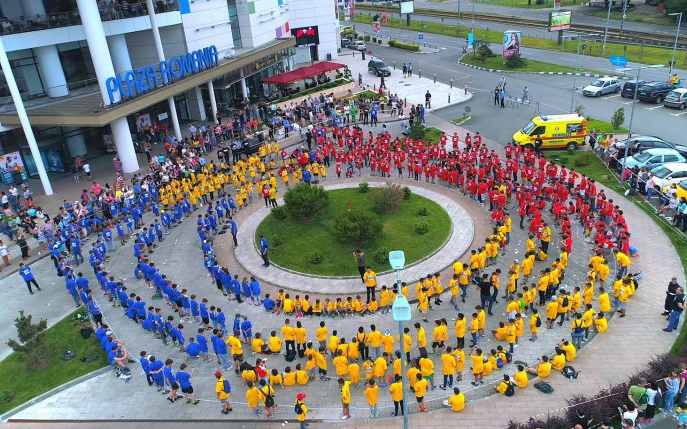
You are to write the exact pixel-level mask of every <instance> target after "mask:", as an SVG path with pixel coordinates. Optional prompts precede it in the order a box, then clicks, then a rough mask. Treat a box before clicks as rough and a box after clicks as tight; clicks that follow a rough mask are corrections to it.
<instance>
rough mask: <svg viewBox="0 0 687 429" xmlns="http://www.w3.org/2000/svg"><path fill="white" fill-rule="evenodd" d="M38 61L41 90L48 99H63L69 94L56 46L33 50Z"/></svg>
mask: <svg viewBox="0 0 687 429" xmlns="http://www.w3.org/2000/svg"><path fill="white" fill-rule="evenodd" d="M33 53H34V54H36V57H37V59H38V71H39V73H40V74H41V80H42V81H43V89H44V90H45V92H46V93H47V94H48V97H53V98H54V97H64V96H65V95H68V94H69V88H68V87H67V78H66V77H65V76H64V70H63V69H62V62H61V61H60V54H59V53H58V52H57V46H56V45H47V46H41V47H38V48H33Z"/></svg>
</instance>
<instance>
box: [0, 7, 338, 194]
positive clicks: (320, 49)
mask: <svg viewBox="0 0 687 429" xmlns="http://www.w3.org/2000/svg"><path fill="white" fill-rule="evenodd" d="M0 11H1V16H2V18H1V19H2V35H1V36H0V41H1V42H2V43H0V65H2V68H3V75H2V76H0V169H1V170H2V175H0V179H2V181H3V183H5V184H8V183H10V182H11V181H12V174H11V171H9V170H10V169H11V168H12V167H14V168H16V166H15V163H18V164H20V165H21V166H22V167H23V173H24V175H25V176H34V175H39V173H41V169H42V167H44V168H45V170H46V171H47V172H53V171H55V172H60V171H61V172H63V171H66V170H68V169H69V165H70V164H71V163H72V161H73V159H74V158H75V157H77V156H81V157H84V156H85V157H88V158H91V157H95V156H99V155H102V154H104V153H115V152H116V154H117V155H118V156H119V158H120V159H121V161H122V162H123V165H124V170H125V172H134V171H136V170H138V168H139V165H138V160H137V157H136V152H135V142H136V140H137V138H138V136H139V135H140V134H139V133H140V131H141V128H142V127H145V126H150V125H155V124H157V126H158V127H159V128H160V129H161V130H165V129H166V130H168V131H167V132H168V134H169V135H173V136H176V137H177V138H181V137H182V130H181V127H180V125H179V124H180V123H182V124H185V123H188V122H195V123H196V124H198V123H206V124H208V123H210V122H211V121H213V120H214V119H215V118H216V117H217V113H218V112H219V113H220V115H222V118H226V117H227V115H228V113H229V112H231V111H232V109H233V108H234V107H237V105H238V104H239V103H240V102H241V101H242V100H243V99H244V98H245V97H247V98H249V99H250V100H251V101H252V102H256V101H259V100H261V99H263V98H264V97H265V95H267V94H266V93H268V92H269V91H271V90H273V88H270V86H268V85H264V84H263V83H262V79H264V78H265V77H269V76H273V75H275V74H279V73H283V72H285V71H289V70H293V69H294V68H297V67H298V64H299V63H304V62H307V63H308V64H310V62H311V61H317V60H328V59H333V58H336V57H337V48H338V47H339V40H338V38H339V28H338V26H339V24H338V17H337V2H336V0H315V1H313V0H253V1H251V0H157V1H154V0H0ZM305 27H308V28H310V31H309V34H312V31H313V29H314V31H316V32H317V35H318V37H317V39H318V41H317V43H316V44H310V46H307V45H306V46H297V43H296V40H295V38H294V37H292V30H295V29H299V28H305ZM3 47H4V49H3ZM3 60H4V61H3ZM8 64H9V67H8V66H7V65H8ZM8 68H9V69H11V73H8V72H7V69H8ZM15 84H16V85H15ZM13 87H14V88H15V90H14V91H12V88H13ZM12 92H14V94H13V93H12ZM19 94H20V97H17V95H19ZM17 98H20V99H21V102H19V101H18V100H17ZM22 105H23V106H22ZM22 107H23V108H22ZM24 112H25V113H26V115H25V116H24ZM22 117H23V119H24V120H23V121H22ZM27 124H30V129H31V130H32V132H33V137H35V145H34V138H32V136H31V135H30V134H31V133H25V132H24V131H25V130H26V129H28V128H27ZM22 126H23V127H22ZM27 135H28V136H27ZM32 146H33V148H32ZM32 149H33V150H32ZM38 154H39V157H40V159H37V158H38V156H37V155H38ZM41 164H42V165H41ZM40 176H41V179H42V181H43V185H44V187H45V185H46V183H45V181H46V180H48V179H47V175H46V174H40ZM15 178H16V173H15Z"/></svg>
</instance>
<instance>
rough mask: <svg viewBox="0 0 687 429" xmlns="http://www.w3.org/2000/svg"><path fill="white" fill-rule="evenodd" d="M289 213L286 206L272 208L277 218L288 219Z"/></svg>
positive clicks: (273, 214)
mask: <svg viewBox="0 0 687 429" xmlns="http://www.w3.org/2000/svg"><path fill="white" fill-rule="evenodd" d="M287 215H288V214H287V213H286V209H285V208H284V206H278V207H275V208H273V209H272V216H274V218H275V219H277V220H284V219H286V216H287Z"/></svg>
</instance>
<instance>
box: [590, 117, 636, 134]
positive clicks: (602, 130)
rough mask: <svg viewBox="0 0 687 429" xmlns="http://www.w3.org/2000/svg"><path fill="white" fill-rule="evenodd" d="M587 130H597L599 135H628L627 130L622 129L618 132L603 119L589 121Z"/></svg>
mask: <svg viewBox="0 0 687 429" xmlns="http://www.w3.org/2000/svg"><path fill="white" fill-rule="evenodd" d="M587 129H588V130H590V131H591V130H596V131H597V132H598V133H599V134H624V133H627V128H623V127H620V128H618V129H617V130H616V129H615V128H613V125H611V123H610V122H606V121H602V120H601V119H592V118H589V119H587Z"/></svg>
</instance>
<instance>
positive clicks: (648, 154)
mask: <svg viewBox="0 0 687 429" xmlns="http://www.w3.org/2000/svg"><path fill="white" fill-rule="evenodd" d="M685 161H687V159H685V157H684V156H682V155H680V152H678V151H676V150H675V149H647V150H645V151H642V152H640V153H638V154H635V155H633V156H628V157H627V159H626V160H625V165H626V166H628V167H634V166H637V167H639V168H643V167H647V168H649V169H653V168H655V167H658V166H659V165H663V164H665V163H667V162H685ZM619 165H622V163H619Z"/></svg>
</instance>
